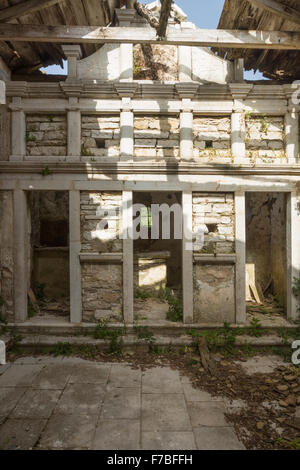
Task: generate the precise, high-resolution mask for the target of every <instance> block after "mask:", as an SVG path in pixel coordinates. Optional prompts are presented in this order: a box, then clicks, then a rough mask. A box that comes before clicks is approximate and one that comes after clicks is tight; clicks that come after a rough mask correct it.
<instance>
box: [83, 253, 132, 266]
mask: <svg viewBox="0 0 300 470" xmlns="http://www.w3.org/2000/svg"><path fill="white" fill-rule="evenodd" d="M79 258H80V261H81V263H87V262H89V263H116V264H119V263H120V264H121V263H122V262H123V254H122V253H80V255H79Z"/></svg>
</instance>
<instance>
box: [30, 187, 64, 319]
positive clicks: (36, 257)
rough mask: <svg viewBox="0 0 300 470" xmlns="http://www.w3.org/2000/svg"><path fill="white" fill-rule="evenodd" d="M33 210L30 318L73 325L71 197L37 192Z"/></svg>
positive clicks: (53, 192) (33, 195)
mask: <svg viewBox="0 0 300 470" xmlns="http://www.w3.org/2000/svg"><path fill="white" fill-rule="evenodd" d="M29 206H30V221H31V224H30V225H31V231H30V232H31V233H30V289H29V301H28V318H29V319H31V320H32V321H35V320H37V321H40V320H57V321H59V320H60V321H69V319H70V281H69V279H70V275H69V193H68V191H33V192H31V193H30V198H29Z"/></svg>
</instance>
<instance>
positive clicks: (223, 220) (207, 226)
mask: <svg viewBox="0 0 300 470" xmlns="http://www.w3.org/2000/svg"><path fill="white" fill-rule="evenodd" d="M234 226H235V224H234V196H233V193H193V233H194V235H195V234H196V233H197V232H198V230H203V231H204V246H203V247H201V245H199V244H197V243H195V244H194V251H195V252H201V253H222V254H228V253H234V251H235V246H234V241H235V236H234V232H235V227H234Z"/></svg>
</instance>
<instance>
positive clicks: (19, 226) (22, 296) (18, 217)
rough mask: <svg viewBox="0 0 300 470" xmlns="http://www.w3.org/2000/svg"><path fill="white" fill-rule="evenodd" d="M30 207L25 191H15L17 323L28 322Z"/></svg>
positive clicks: (15, 301) (15, 298)
mask: <svg viewBox="0 0 300 470" xmlns="http://www.w3.org/2000/svg"><path fill="white" fill-rule="evenodd" d="M28 254H29V234H28V206H27V197H26V193H25V191H22V190H20V189H17V190H15V191H14V306H15V321H16V322H24V321H25V320H27V316H28V312H27V292H28V288H29V285H28V272H29V270H28Z"/></svg>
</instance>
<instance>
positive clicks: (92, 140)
mask: <svg viewBox="0 0 300 470" xmlns="http://www.w3.org/2000/svg"><path fill="white" fill-rule="evenodd" d="M81 132H82V141H81V143H82V146H81V155H82V157H89V158H88V159H90V157H115V156H118V155H119V154H120V116H110V117H108V116H96V115H82V117H81ZM82 160H83V161H84V158H82Z"/></svg>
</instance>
